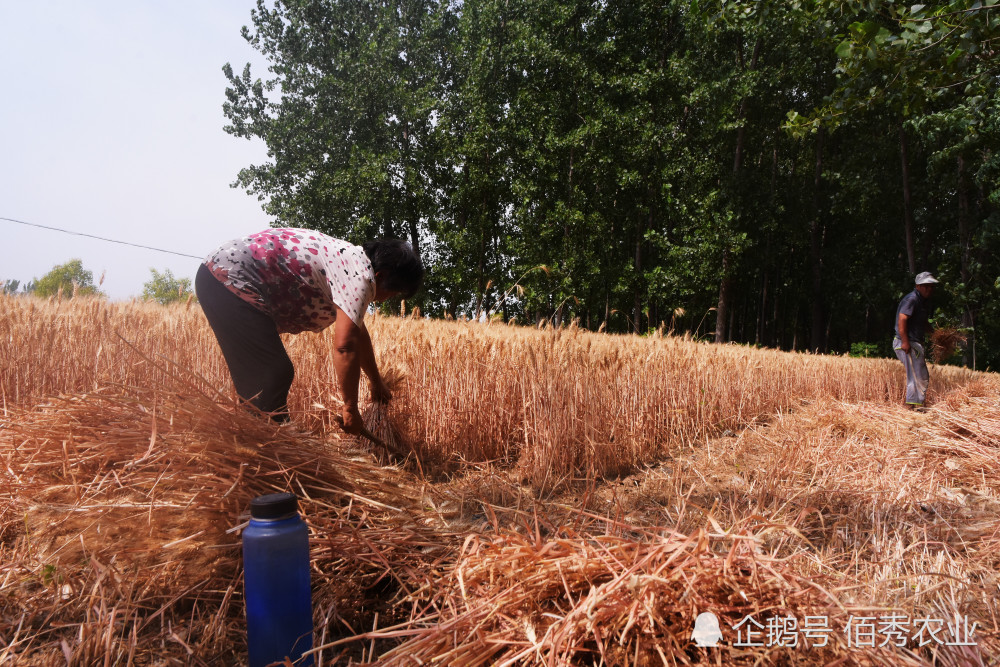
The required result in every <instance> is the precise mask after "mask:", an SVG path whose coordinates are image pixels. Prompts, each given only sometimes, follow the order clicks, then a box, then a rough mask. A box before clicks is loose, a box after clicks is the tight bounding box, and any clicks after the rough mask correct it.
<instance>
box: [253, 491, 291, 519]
mask: <svg viewBox="0 0 1000 667" xmlns="http://www.w3.org/2000/svg"><path fill="white" fill-rule="evenodd" d="M298 509H299V501H298V498H296V497H295V494H294V493H269V494H267V495H266V496H257V497H256V498H254V499H253V500H251V501H250V516H251V517H253V518H254V519H284V518H285V517H287V516H290V515H292V514H295V513H296V512H297V511H298Z"/></svg>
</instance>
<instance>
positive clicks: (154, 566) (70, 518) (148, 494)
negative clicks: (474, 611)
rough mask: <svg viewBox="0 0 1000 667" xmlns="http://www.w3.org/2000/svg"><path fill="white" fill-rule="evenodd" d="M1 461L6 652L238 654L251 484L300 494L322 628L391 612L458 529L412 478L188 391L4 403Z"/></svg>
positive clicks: (126, 390)
mask: <svg viewBox="0 0 1000 667" xmlns="http://www.w3.org/2000/svg"><path fill="white" fill-rule="evenodd" d="M0 460H2V462H3V466H2V472H0V478H2V479H0V488H2V491H0V508H2V514H0V535H2V537H3V542H2V546H0V663H3V662H4V661H5V660H14V661H15V662H16V663H17V664H65V663H69V664H74V665H90V664H98V663H104V662H105V661H108V664H118V663H121V664H153V663H156V664H162V663H161V662H159V661H162V660H164V659H167V658H172V659H176V660H178V661H180V663H181V664H206V665H207V664H239V663H240V662H241V660H242V659H243V658H242V657H241V656H242V655H243V654H242V653H241V651H244V650H245V649H244V648H243V647H245V640H244V638H243V630H242V621H241V614H242V594H241V589H242V585H241V582H240V568H239V561H240V552H239V545H240V539H239V537H240V535H239V530H240V528H241V526H242V524H243V522H244V521H246V519H247V518H248V516H247V511H248V509H249V501H250V499H251V498H253V497H254V496H256V495H260V494H264V493H272V492H276V491H292V492H294V493H296V494H297V495H298V496H299V498H300V504H301V508H302V512H303V514H304V515H305V517H306V518H307V521H308V522H309V524H310V527H311V529H312V532H313V538H312V539H313V544H312V553H313V565H314V569H313V579H314V582H315V584H316V595H315V597H314V608H315V610H316V614H317V618H318V619H322V623H321V627H322V628H324V629H323V630H322V633H323V634H327V633H334V634H335V635H340V634H343V633H345V632H346V633H348V634H353V633H354V632H360V631H361V630H362V629H363V628H365V627H371V621H372V619H373V618H374V617H376V615H380V616H381V617H382V618H384V619H387V620H389V621H392V620H394V619H395V616H394V615H395V613H396V612H395V610H394V609H393V608H391V607H387V605H386V602H387V600H389V599H391V597H392V594H391V593H390V594H388V595H387V594H386V591H394V590H401V591H403V592H406V591H409V590H412V589H414V588H418V587H420V586H423V585H425V583H426V580H427V578H428V576H429V575H430V573H429V571H428V570H427V569H426V567H427V566H428V565H430V564H433V562H434V561H435V559H437V558H438V557H439V554H440V552H441V551H442V550H443V547H444V546H445V545H447V543H448V540H449V539H450V538H449V535H448V533H447V532H446V531H444V530H442V529H441V523H442V522H441V521H440V520H439V519H438V518H437V517H435V516H434V515H428V514H427V513H426V512H423V511H422V510H421V509H420V508H421V498H422V495H423V494H422V491H421V489H420V487H419V486H418V485H417V484H416V483H415V482H414V480H413V479H412V478H408V477H403V476H402V475H401V474H400V473H399V471H397V470H395V469H392V468H382V467H380V466H378V465H376V464H375V463H374V462H373V461H372V460H371V459H370V458H369V457H367V456H365V455H363V454H361V453H358V452H352V451H350V450H345V449H342V448H337V447H335V446H333V445H332V444H331V443H330V442H328V441H326V440H324V439H320V438H317V437H315V436H312V435H310V434H308V433H305V432H302V431H300V430H297V429H296V428H295V427H294V426H291V427H290V426H281V427H277V426H273V425H271V424H269V423H268V422H266V421H263V420H258V419H255V418H253V417H252V416H250V415H248V414H246V413H244V412H243V411H241V410H238V409H236V408H235V406H234V405H232V404H228V405H227V404H220V403H217V402H215V401H213V400H210V399H208V398H207V397H206V396H204V395H203V394H201V393H200V392H198V391H197V389H196V388H195V387H193V386H192V385H190V384H187V385H185V384H183V383H175V384H174V386H173V387H171V388H161V389H159V390H154V389H148V388H141V387H109V388H105V389H101V390H98V391H95V392H93V393H90V394H85V395H65V396H61V397H58V398H55V399H52V400H50V401H48V402H46V404H44V405H42V406H40V407H38V408H33V409H25V410H18V411H14V412H13V413H12V414H8V416H7V418H5V419H4V420H3V421H2V422H0ZM414 564H416V566H414Z"/></svg>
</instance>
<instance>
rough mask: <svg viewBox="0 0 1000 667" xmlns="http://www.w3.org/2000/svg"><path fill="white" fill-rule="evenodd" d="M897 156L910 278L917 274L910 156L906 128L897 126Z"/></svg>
mask: <svg viewBox="0 0 1000 667" xmlns="http://www.w3.org/2000/svg"><path fill="white" fill-rule="evenodd" d="M899 156H900V159H901V160H902V162H903V229H904V231H905V236H906V261H907V265H908V267H909V269H910V277H911V278H912V277H913V276H915V275H916V274H917V258H916V255H915V254H914V252H913V201H912V199H911V197H910V156H909V146H908V142H907V139H906V126H905V125H903V124H902V122H901V123H900V125H899Z"/></svg>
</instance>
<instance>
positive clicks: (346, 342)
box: [333, 306, 371, 434]
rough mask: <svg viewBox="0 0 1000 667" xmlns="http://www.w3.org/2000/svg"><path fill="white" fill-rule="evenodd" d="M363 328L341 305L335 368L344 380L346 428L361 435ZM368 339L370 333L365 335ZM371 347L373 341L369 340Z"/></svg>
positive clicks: (335, 334) (335, 332) (336, 324)
mask: <svg viewBox="0 0 1000 667" xmlns="http://www.w3.org/2000/svg"><path fill="white" fill-rule="evenodd" d="M360 332H361V329H359V328H358V325H356V324H355V323H354V322H352V321H351V318H350V317H348V316H347V314H346V313H344V311H342V310H341V309H340V307H339V306H338V307H337V319H336V321H335V322H334V324H333V367H334V369H335V370H336V371H337V380H338V381H339V382H340V393H341V397H342V398H343V399H344V408H343V412H342V414H343V418H344V423H343V425H342V427H343V429H344V430H345V431H347V432H348V433H353V434H358V433H360V432H361V427H362V426H364V423H363V422H362V421H361V413H360V412H359V411H358V381H359V380H360V379H361V357H362V356H363V354H362V353H361V352H360V350H359V348H360V347H362V345H363V344H362V343H361V342H360V339H361V333H360ZM365 338H367V333H366V335H365ZM368 346H369V347H371V341H370V340H369V341H368Z"/></svg>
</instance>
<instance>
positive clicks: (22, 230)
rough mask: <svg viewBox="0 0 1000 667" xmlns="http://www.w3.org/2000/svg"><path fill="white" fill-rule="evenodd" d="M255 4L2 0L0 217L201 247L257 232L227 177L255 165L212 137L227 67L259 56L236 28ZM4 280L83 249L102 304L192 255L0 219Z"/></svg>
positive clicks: (232, 142)
mask: <svg viewBox="0 0 1000 667" xmlns="http://www.w3.org/2000/svg"><path fill="white" fill-rule="evenodd" d="M254 6H255V5H254V2H253V0H213V1H209V2H205V1H200V2H194V1H192V0H172V1H171V2H156V1H153V0H127V1H126V0H96V1H94V2H80V1H79V0H74V1H69V0H32V1H31V2H24V1H15V0H0V217H3V218H14V219H17V220H23V221H25V222H30V223H35V224H39V225H46V226H49V227H61V228H63V229H69V230H74V231H80V232H85V233H89V234H94V235H96V236H103V237H108V238H112V239H118V240H121V241H127V242H130V243H137V244H141V245H147V246H154V247H157V248H164V249H167V250H172V251H175V252H179V253H185V254H189V255H193V256H195V257H199V258H200V257H204V256H205V255H207V254H208V253H209V252H210V251H211V250H212V249H213V248H215V247H216V246H218V245H221V244H222V243H223V242H224V241H226V240H228V239H231V238H235V237H237V236H241V235H243V234H247V233H250V232H254V231H259V230H260V229H264V228H266V227H268V226H269V223H270V220H269V218H268V216H266V215H265V214H264V212H263V211H262V210H261V205H260V202H258V201H257V199H256V197H254V196H251V195H248V194H246V193H245V192H244V191H242V190H239V189H233V188H231V187H229V186H230V184H231V183H232V182H233V181H234V180H235V179H236V174H237V172H238V171H239V170H240V168H241V167H245V166H249V165H250V164H259V163H261V162H263V161H265V160H266V155H267V154H266V150H265V148H264V146H263V144H262V143H260V142H253V143H252V142H249V141H246V140H243V139H238V138H236V137H233V136H232V135H229V134H227V133H226V132H224V131H223V129H222V128H223V126H224V125H225V124H226V119H225V117H224V116H223V113H222V104H223V102H224V101H225V89H226V84H227V81H226V78H225V76H224V75H223V74H222V66H223V65H224V64H225V63H226V62H229V63H231V64H232V65H233V69H234V70H236V71H237V72H240V71H242V69H243V65H244V64H245V63H247V62H250V63H251V67H252V71H253V75H254V76H255V77H259V78H266V76H267V71H266V63H265V62H264V60H263V58H262V57H261V56H260V54H258V53H257V52H255V51H254V50H253V49H252V48H251V47H250V46H249V45H248V44H247V43H246V42H245V41H244V40H243V38H242V37H241V36H240V28H241V26H243V25H249V24H250V10H251V9H252V8H253V7H254ZM0 233H2V238H3V239H4V244H3V251H2V259H0V281H2V280H4V279H17V280H20V281H21V282H22V283H24V282H27V281H28V280H31V279H33V278H41V277H42V276H43V275H44V274H46V273H47V272H48V271H49V270H50V269H52V267H54V266H56V265H57V264H63V263H65V262H67V261H69V260H70V259H74V258H77V259H80V260H82V261H83V266H84V268H86V269H89V270H90V271H92V272H93V273H94V280H95V282H96V281H97V280H98V279H99V277H100V276H101V274H102V273H103V274H104V276H105V278H104V284H103V285H102V287H101V289H102V290H103V291H104V292H105V293H107V294H108V295H109V296H110V297H111V298H112V299H115V300H120V299H128V298H130V297H132V296H137V295H139V294H140V293H141V291H142V285H143V283H144V282H146V281H147V280H149V279H150V272H149V269H150V267H152V268H155V269H157V270H158V271H163V270H165V269H170V270H171V271H173V273H174V275H175V276H176V277H178V278H185V277H186V278H192V279H193V277H194V273H195V270H196V269H197V266H198V263H199V260H198V259H195V258H185V257H178V256H175V255H169V254H164V253H159V252H154V251H151V250H141V249H138V248H132V247H127V246H123V245H118V244H113V243H107V242H104V241H97V240H93V239H87V238H82V237H79V236H70V235H67V234H61V233H58V232H54V231H49V230H46V229H37V228H34V227H27V226H24V225H20V224H16V223H12V222H7V221H4V220H0Z"/></svg>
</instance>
